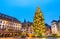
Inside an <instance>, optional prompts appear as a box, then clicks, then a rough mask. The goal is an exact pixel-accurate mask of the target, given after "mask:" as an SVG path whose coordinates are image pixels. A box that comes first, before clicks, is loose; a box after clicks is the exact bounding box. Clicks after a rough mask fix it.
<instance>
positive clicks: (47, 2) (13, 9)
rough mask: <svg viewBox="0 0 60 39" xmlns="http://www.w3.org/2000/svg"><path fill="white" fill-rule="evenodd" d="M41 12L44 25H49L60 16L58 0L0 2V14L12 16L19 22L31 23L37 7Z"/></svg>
mask: <svg viewBox="0 0 60 39" xmlns="http://www.w3.org/2000/svg"><path fill="white" fill-rule="evenodd" d="M38 6H40V9H41V11H42V12H43V15H44V19H45V23H48V24H51V21H52V20H58V18H59V16H60V0H0V12H2V13H4V14H7V15H9V16H13V17H15V18H17V19H18V20H20V21H21V22H23V21H24V19H26V20H27V21H30V22H33V16H34V14H35V11H36V9H37V7H38Z"/></svg>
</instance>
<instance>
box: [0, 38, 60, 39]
mask: <svg viewBox="0 0 60 39" xmlns="http://www.w3.org/2000/svg"><path fill="white" fill-rule="evenodd" d="M0 39H60V38H0Z"/></svg>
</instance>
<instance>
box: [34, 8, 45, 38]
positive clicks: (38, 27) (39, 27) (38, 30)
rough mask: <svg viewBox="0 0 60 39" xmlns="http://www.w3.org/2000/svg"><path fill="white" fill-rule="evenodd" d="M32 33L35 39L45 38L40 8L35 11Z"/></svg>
mask: <svg viewBox="0 0 60 39" xmlns="http://www.w3.org/2000/svg"><path fill="white" fill-rule="evenodd" d="M33 32H34V34H35V36H36V37H37V36H39V37H43V36H45V24H44V17H43V15H42V12H41V10H40V7H38V8H37V11H36V13H35V16H34V23H33Z"/></svg>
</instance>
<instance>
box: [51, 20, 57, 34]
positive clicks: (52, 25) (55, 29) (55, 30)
mask: <svg viewBox="0 0 60 39" xmlns="http://www.w3.org/2000/svg"><path fill="white" fill-rule="evenodd" d="M51 30H52V34H57V33H58V28H57V21H56V20H53V21H52V22H51Z"/></svg>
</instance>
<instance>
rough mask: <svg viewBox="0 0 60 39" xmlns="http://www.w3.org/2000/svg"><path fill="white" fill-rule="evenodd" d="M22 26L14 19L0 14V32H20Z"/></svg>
mask: <svg viewBox="0 0 60 39" xmlns="http://www.w3.org/2000/svg"><path fill="white" fill-rule="evenodd" d="M21 27H22V24H21V22H20V21H19V20H17V19H16V18H14V17H11V16H8V15H5V14H2V13H0V30H4V31H13V30H15V31H16V30H17V31H18V30H21Z"/></svg>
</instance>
